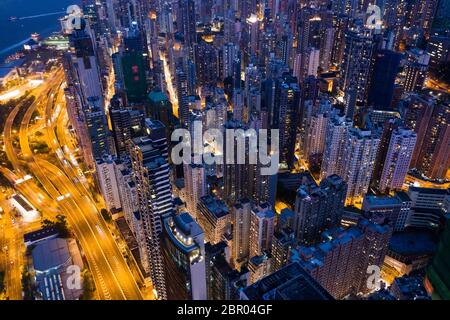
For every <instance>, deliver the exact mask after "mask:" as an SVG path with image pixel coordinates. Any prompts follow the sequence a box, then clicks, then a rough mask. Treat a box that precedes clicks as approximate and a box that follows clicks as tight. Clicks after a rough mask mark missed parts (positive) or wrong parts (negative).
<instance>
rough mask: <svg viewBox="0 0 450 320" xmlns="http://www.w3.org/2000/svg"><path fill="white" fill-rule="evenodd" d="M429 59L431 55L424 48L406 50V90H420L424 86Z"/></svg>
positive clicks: (404, 87)
mask: <svg viewBox="0 0 450 320" xmlns="http://www.w3.org/2000/svg"><path fill="white" fill-rule="evenodd" d="M429 61H430V55H429V54H428V52H425V51H423V50H419V49H417V48H414V49H412V50H409V51H407V52H406V64H405V71H404V72H405V82H404V85H403V89H404V91H405V92H414V91H420V90H421V89H422V88H423V86H424V83H425V78H426V77H427V71H428V63H429Z"/></svg>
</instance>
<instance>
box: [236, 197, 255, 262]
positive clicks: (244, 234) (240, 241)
mask: <svg viewBox="0 0 450 320" xmlns="http://www.w3.org/2000/svg"><path fill="white" fill-rule="evenodd" d="M251 209H252V204H251V202H250V200H248V199H242V200H241V201H239V202H238V203H236V204H235V205H234V206H233V263H234V265H235V266H237V267H240V266H241V264H243V263H244V262H245V261H247V260H248V258H249V254H250V220H251Z"/></svg>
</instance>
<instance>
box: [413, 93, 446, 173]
mask: <svg viewBox="0 0 450 320" xmlns="http://www.w3.org/2000/svg"><path fill="white" fill-rule="evenodd" d="M419 150H420V151H419ZM419 150H418V149H417V148H416V151H419V154H418V156H417V162H416V163H415V165H416V168H417V169H419V170H420V171H421V172H422V173H423V174H424V175H426V176H427V177H429V178H432V179H443V178H445V176H446V174H447V170H448V168H449V167H450V108H449V103H448V101H443V100H437V101H436V103H435V106H434V109H433V113H432V115H431V118H430V120H429V122H428V126H427V129H426V131H425V136H424V139H423V143H422V145H421V146H420V149H419Z"/></svg>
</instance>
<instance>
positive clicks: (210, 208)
mask: <svg viewBox="0 0 450 320" xmlns="http://www.w3.org/2000/svg"><path fill="white" fill-rule="evenodd" d="M197 221H198V223H199V224H200V226H201V227H202V229H203V230H204V232H205V241H206V242H210V243H211V244H217V243H219V242H221V241H222V240H223V238H224V235H225V234H228V233H229V231H230V227H231V212H229V211H228V207H227V205H226V204H225V202H223V201H222V200H220V199H218V198H217V197H215V196H211V195H206V196H203V197H201V198H200V200H199V201H198V204H197Z"/></svg>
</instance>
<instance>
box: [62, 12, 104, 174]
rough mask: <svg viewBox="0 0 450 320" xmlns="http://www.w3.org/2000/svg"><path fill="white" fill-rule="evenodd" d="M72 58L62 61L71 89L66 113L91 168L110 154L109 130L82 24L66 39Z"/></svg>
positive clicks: (93, 54)
mask: <svg viewBox="0 0 450 320" xmlns="http://www.w3.org/2000/svg"><path fill="white" fill-rule="evenodd" d="M69 40H70V46H71V54H70V55H67V56H66V59H65V62H66V63H65V72H66V79H67V81H68V83H69V88H70V93H71V94H70V95H69V96H70V97H72V99H71V100H70V103H69V106H70V107H72V108H73V109H75V110H70V111H68V113H69V115H72V116H71V120H73V121H74V126H75V128H76V129H78V130H77V132H76V134H77V140H78V141H80V143H81V145H82V146H83V153H84V158H85V161H86V163H87V165H88V166H89V167H91V168H94V166H95V160H96V159H101V158H102V157H103V155H105V154H109V153H110V149H109V130H108V127H107V120H106V115H105V111H104V98H103V87H102V81H101V77H100V71H99V67H98V61H97V56H96V52H95V46H94V42H93V40H92V38H91V36H90V30H89V26H88V25H87V22H86V21H85V20H82V21H81V27H80V29H75V30H73V32H72V33H71V34H70V36H69Z"/></svg>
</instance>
